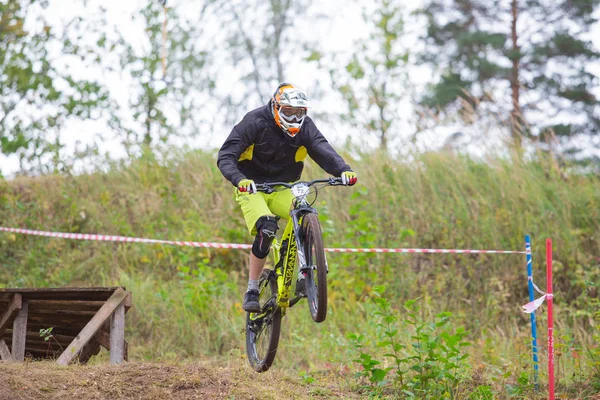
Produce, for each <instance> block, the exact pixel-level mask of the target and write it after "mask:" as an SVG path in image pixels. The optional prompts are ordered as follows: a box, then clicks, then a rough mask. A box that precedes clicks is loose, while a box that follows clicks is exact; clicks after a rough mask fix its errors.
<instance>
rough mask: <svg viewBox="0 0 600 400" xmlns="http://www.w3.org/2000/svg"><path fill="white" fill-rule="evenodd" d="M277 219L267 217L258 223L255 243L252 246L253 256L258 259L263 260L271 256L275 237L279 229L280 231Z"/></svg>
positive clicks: (260, 219)
mask: <svg viewBox="0 0 600 400" xmlns="http://www.w3.org/2000/svg"><path fill="white" fill-rule="evenodd" d="M277 219H278V218H277V217H272V216H270V215H266V216H264V217H260V218H259V219H258V221H256V232H257V233H256V237H255V238H254V243H253V244H252V254H254V255H255V256H256V257H257V258H260V259H263V258H265V257H267V256H268V255H269V250H270V249H271V243H273V239H275V235H276V234H277V229H279V226H278V225H277Z"/></svg>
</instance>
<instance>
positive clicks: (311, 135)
mask: <svg viewBox="0 0 600 400" xmlns="http://www.w3.org/2000/svg"><path fill="white" fill-rule="evenodd" d="M307 154H308V155H309V156H310V158H312V159H313V160H314V161H315V162H316V163H317V164H319V166H320V167H321V168H323V169H324V170H325V171H326V172H327V173H329V174H331V175H333V176H340V175H341V174H342V172H344V171H350V170H351V168H350V167H349V166H348V164H346V163H345V162H344V160H343V159H342V157H341V156H340V155H339V154H338V153H337V152H336V151H335V150H334V149H333V147H331V145H330V144H329V142H328V141H327V139H325V137H324V136H323V134H322V133H321V132H320V131H319V129H317V127H316V125H315V123H314V122H313V121H312V119H311V118H310V117H308V116H307V117H305V120H304V123H303V124H302V128H301V129H300V132H298V134H297V135H296V136H295V137H293V138H292V137H290V136H288V135H287V134H286V133H285V132H284V131H283V130H282V129H281V128H279V127H278V126H277V124H275V120H274V119H273V115H272V114H271V105H270V104H267V105H265V106H262V107H260V108H257V109H255V110H252V111H250V112H249V113H248V114H246V115H245V116H244V118H243V119H242V120H241V121H240V122H239V123H238V124H237V125H235V126H234V127H233V130H232V131H231V133H230V134H229V137H228V138H227V140H225V143H223V146H221V149H220V150H219V156H218V159H217V165H218V166H219V169H220V170H221V173H222V174H223V176H224V177H225V178H227V179H228V180H229V181H230V182H231V183H233V185H234V186H237V185H238V183H239V182H240V181H241V180H242V179H245V178H247V179H252V180H253V181H255V182H256V183H265V182H280V181H283V182H295V181H297V180H299V179H300V176H301V175H302V169H303V168H304V159H305V158H306V155H307Z"/></svg>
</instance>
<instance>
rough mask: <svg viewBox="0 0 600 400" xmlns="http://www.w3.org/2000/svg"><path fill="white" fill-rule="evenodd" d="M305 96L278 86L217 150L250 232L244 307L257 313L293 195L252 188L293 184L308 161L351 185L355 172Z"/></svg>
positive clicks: (290, 87) (292, 87) (289, 87)
mask: <svg viewBox="0 0 600 400" xmlns="http://www.w3.org/2000/svg"><path fill="white" fill-rule="evenodd" d="M310 107H311V105H310V100H309V98H308V96H307V95H306V93H305V92H304V91H303V90H301V89H300V88H298V87H297V86H295V85H293V84H291V83H281V84H279V86H278V87H277V90H275V93H274V94H273V97H272V98H271V99H270V100H269V103H268V104H266V105H264V106H262V107H259V108H257V109H255V110H252V111H250V112H248V113H247V114H246V115H245V116H244V118H243V119H242V120H241V121H240V122H239V123H238V124H237V125H235V126H234V127H233V130H232V131H231V133H230V134H229V137H228V138H227V139H226V140H225V143H223V145H222V146H221V149H220V150H219V155H218V159H217V165H218V167H219V169H220V170H221V173H222V174H223V176H224V177H225V178H227V179H228V180H229V181H230V182H231V183H232V184H233V185H234V186H235V187H236V189H235V199H236V201H237V202H238V204H239V205H240V207H241V209H242V213H243V215H244V219H245V221H246V225H247V227H248V231H249V232H250V235H251V236H255V238H254V243H253V244H252V252H251V254H250V274H249V279H248V289H247V291H246V294H245V295H244V303H243V306H242V308H243V309H244V310H245V311H249V312H258V311H260V305H259V303H258V297H259V293H258V280H259V278H260V275H261V273H262V270H263V267H264V265H265V262H266V258H267V255H268V254H269V249H270V247H271V243H272V242H273V239H274V238H275V235H276V233H277V229H278V228H279V227H278V225H277V221H278V219H279V218H284V219H287V218H289V210H290V207H291V204H292V200H293V198H294V196H293V195H292V193H291V190H290V189H285V190H282V191H276V192H274V193H271V194H265V193H263V192H257V191H256V186H255V185H256V183H268V182H282V181H283V182H290V183H291V182H295V181H298V180H299V179H300V176H301V175H302V170H303V168H304V159H305V158H306V156H307V155H308V156H310V158H312V159H313V160H314V161H315V162H316V163H317V164H318V165H319V166H320V167H321V168H323V169H324V170H325V171H326V172H327V173H329V174H331V175H334V176H337V177H341V178H342V183H344V184H346V185H354V184H355V183H356V181H357V177H356V173H354V172H353V171H352V169H351V168H350V166H348V164H346V162H344V160H343V159H342V157H341V156H340V155H339V154H338V153H337V152H336V151H335V150H334V149H333V147H331V145H330V144H329V142H328V141H327V139H325V137H324V136H323V134H322V133H321V132H320V131H319V129H317V127H316V125H315V123H314V122H313V120H312V119H311V118H310V117H309V116H308V115H307V112H308V109H309V108H310Z"/></svg>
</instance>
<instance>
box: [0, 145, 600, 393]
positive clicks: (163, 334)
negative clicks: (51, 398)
mask: <svg viewBox="0 0 600 400" xmlns="http://www.w3.org/2000/svg"><path fill="white" fill-rule="evenodd" d="M358 156H359V157H357V159H355V160H353V161H351V162H352V166H353V167H354V169H355V170H356V171H357V173H358V174H359V176H361V177H365V178H364V179H361V180H360V181H359V184H358V185H356V186H354V187H352V188H344V187H335V188H327V189H324V190H323V191H321V192H320V194H319V197H318V200H317V204H316V205H315V207H316V208H317V210H318V211H319V219H320V221H321V223H322V226H323V227H324V232H326V236H325V245H326V246H327V247H407V248H475V249H477V248H479V249H509V250H521V249H523V243H522V242H523V239H522V238H523V236H524V235H525V234H530V235H531V237H532V239H533V246H532V249H533V262H534V277H536V282H537V283H538V284H540V281H543V272H542V271H543V265H544V264H543V259H544V250H545V248H544V240H545V238H546V237H551V238H552V239H553V241H554V245H555V248H556V253H555V263H554V268H555V292H556V294H557V295H556V299H560V306H558V305H559V300H557V302H556V304H557V307H556V309H555V319H556V323H557V332H560V335H557V337H556V348H557V349H560V352H561V353H560V354H561V355H559V353H557V361H559V363H558V362H557V365H560V368H558V369H557V379H558V380H559V381H560V382H561V384H562V385H564V386H561V387H560V390H563V388H565V389H564V390H565V393H566V390H567V389H566V388H573V387H576V388H578V389H579V390H580V391H579V392H573V393H572V396H571V397H584V395H583V394H582V393H586V392H584V390H586V391H587V392H589V393H592V390H593V389H592V386H591V385H592V383H590V384H589V385H588V383H587V382H597V381H598V378H597V377H598V371H599V370H600V368H599V367H598V365H600V361H599V360H600V355H599V354H598V351H597V343H598V340H599V338H595V337H594V336H595V332H596V330H597V324H598V322H597V320H596V319H595V318H597V317H596V313H597V311H598V296H599V291H598V287H600V286H599V285H600V283H599V282H600V275H599V274H600V270H599V269H598V268H597V258H598V257H600V248H599V247H598V242H597V241H596V240H595V239H594V238H596V237H598V235H600V225H599V221H600V215H599V212H600V211H599V210H600V207H599V205H600V184H599V182H598V177H597V176H593V175H586V174H583V173H579V172H577V170H575V169H561V168H560V167H559V166H557V165H556V164H555V163H554V161H553V160H552V159H549V158H546V157H544V156H536V157H534V158H533V159H531V160H530V161H527V162H521V161H519V162H515V161H512V160H504V159H498V158H497V159H487V160H485V161H481V160H474V159H470V158H468V157H463V156H458V155H455V154H451V153H428V154H423V155H415V156H414V159H413V160H411V161H410V162H402V161H398V160H395V159H393V158H391V157H390V156H389V155H386V154H384V153H361V154H358ZM346 157H347V159H350V158H351V157H350V156H349V155H346ZM358 158H359V159H358ZM214 160H215V154H213V153H209V152H193V153H180V152H173V153H166V154H160V155H157V156H155V157H150V156H148V157H143V158H140V159H137V160H135V161H132V162H131V164H130V165H128V166H124V165H119V164H116V165H114V166H112V168H111V169H110V171H108V172H106V173H101V172H97V173H93V174H86V175H81V176H75V177H63V176H46V177H36V178H18V179H15V180H12V181H0V226H9V227H11V226H14V227H24V228H30V229H39V230H49V231H63V232H82V233H104V234H112V235H121V236H135V237H147V238H157V239H171V240H182V241H216V242H228V243H251V240H252V238H251V237H250V236H249V235H248V233H247V231H246V230H245V229H244V222H243V219H242V214H241V212H240V210H239V205H238V204H237V203H235V200H234V198H233V189H232V188H231V185H230V184H228V183H227V182H225V181H224V180H223V178H222V176H221V174H220V172H219V171H218V169H217V167H216V163H215V162H214ZM322 176H323V172H322V171H321V170H320V169H319V168H318V167H317V166H316V165H315V164H313V163H311V162H309V163H307V167H306V171H305V175H304V176H303V178H305V179H312V178H317V177H322ZM0 255H1V256H0V264H1V265H2V268H1V269H0V286H3V287H60V286H112V285H125V286H126V287H127V288H128V290H131V291H132V292H133V294H134V297H133V299H134V306H133V307H132V308H131V310H130V311H129V312H128V314H127V335H128V338H129V339H128V340H129V343H130V357H131V359H133V360H155V359H163V360H164V359H198V358H199V357H219V358H220V359H226V360H227V362H231V363H234V364H236V365H238V364H243V363H244V362H245V360H244V357H245V356H244V354H245V351H244V339H243V333H242V329H243V323H244V313H243V311H242V310H241V304H240V303H241V299H242V294H243V291H244V289H245V284H246V281H247V262H248V261H247V258H248V252H244V251H238V250H227V249H198V248H187V247H177V246H166V245H165V246H162V245H147V244H136V243H110V242H86V241H75V240H62V239H55V238H42V237H34V236H25V235H19V234H11V233H2V234H0ZM327 259H328V264H329V275H328V300H329V302H328V304H329V309H328V316H327V320H326V322H325V323H323V324H314V322H312V319H311V318H310V317H309V314H308V310H307V309H306V303H305V302H304V301H301V302H300V303H298V305H297V306H295V307H294V309H293V310H292V311H291V312H289V313H286V317H285V324H284V328H283V330H282V338H281V342H280V348H279V351H278V355H277V360H276V367H278V368H289V369H295V370H296V371H306V373H307V377H313V378H315V379H318V377H319V376H320V371H321V370H322V369H331V370H332V371H333V372H336V373H339V374H347V375H348V379H349V380H351V379H352V378H351V377H350V375H351V372H350V369H352V370H354V367H353V365H354V363H353V362H352V360H362V361H364V363H365V365H367V366H368V368H370V369H367V370H366V371H369V373H368V375H365V376H363V377H362V379H363V383H365V384H366V385H367V386H368V387H369V389H367V390H368V391H370V392H373V393H380V394H381V396H382V397H385V396H386V395H387V394H388V393H389V392H390V391H394V390H397V389H398V387H397V386H398V385H401V384H400V383H399V382H400V378H399V377H400V375H399V373H398V372H397V371H400V373H401V374H403V378H402V384H403V385H404V388H405V389H406V390H408V391H410V392H412V393H414V394H415V396H421V395H419V393H420V392H419V390H423V387H426V386H431V385H434V386H435V387H436V388H437V389H436V390H439V393H440V395H439V396H440V397H442V398H443V396H445V394H444V393H445V392H442V390H448V393H450V395H455V396H461V397H459V398H481V399H484V398H486V397H485V396H487V393H488V392H489V390H487V389H486V387H488V386H489V387H491V391H492V392H493V393H494V396H495V397H494V398H503V397H502V396H508V391H509V390H513V391H518V390H520V391H521V392H522V393H525V394H524V395H518V396H522V397H526V398H534V397H533V396H532V395H531V391H530V387H531V383H532V382H533V370H532V368H531V363H530V358H528V354H529V351H530V347H529V346H530V343H531V342H530V330H529V329H530V328H529V319H528V318H527V316H526V315H524V314H523V313H522V312H521V311H520V305H521V304H524V303H525V302H527V281H526V268H525V263H524V257H522V256H521V255H443V254H336V253H328V254H327ZM269 263H271V260H269ZM381 285H385V288H386V290H385V292H382V291H381V290H380V289H379V288H378V287H379V286H381ZM375 293H379V294H375ZM380 294H384V295H385V297H383V296H381V295H380ZM415 298H419V301H418V303H412V304H411V303H410V302H409V301H410V300H411V299H415ZM406 302H409V303H407V306H408V307H409V310H407V309H405V308H403V307H402V305H403V304H405V303H406ZM386 304H387V305H386ZM417 304H418V305H419V307H418V308H417V307H416V305H417ZM411 307H412V308H411ZM410 310H412V311H410ZM443 311H449V312H452V316H451V317H450V316H449V315H447V314H444V313H443ZM409 313H412V314H414V316H415V317H414V318H413V317H410V316H409V315H408V314H409ZM409 321H413V322H414V324H413V325H411V323H410V322H409ZM436 323H438V324H439V326H436ZM538 323H539V329H542V327H543V326H544V324H545V323H546V320H545V316H544V313H543V312H541V313H540V314H539V315H538ZM461 326H462V327H464V329H465V331H461V330H459V328H458V327H461ZM466 331H469V332H470V333H469V336H468V339H469V342H472V343H473V345H472V346H465V347H461V346H459V344H460V343H461V341H462V342H464V341H465V340H466V337H465V336H463V335H464V333H465V332H466ZM348 333H353V334H355V335H356V339H357V340H358V338H360V336H361V335H362V339H360V343H361V345H362V347H361V348H360V351H361V352H362V353H364V354H365V355H368V356H370V358H367V357H365V358H364V359H361V358H360V354H356V349H357V347H354V346H353V345H351V344H350V342H351V340H350V339H348V338H347V337H346V335H347V334H348ZM343 349H351V350H352V352H346V351H344V350H343ZM457 351H462V352H460V353H458V354H457ZM572 351H576V353H577V354H578V355H579V357H578V358H575V357H571V356H570V355H571V352H572ZM467 353H468V354H469V358H468V359H467V360H469V364H470V366H469V368H467V367H465V366H464V363H465V361H466V360H459V361H457V358H460V357H461V356H462V355H464V354H467ZM409 357H412V358H409ZM430 359H435V360H436V361H435V362H432V361H430ZM403 360H404V361H403ZM374 362H379V364H376V363H374ZM453 364H455V365H457V366H458V367H456V368H455V367H454V366H453ZM359 365H360V364H359ZM412 366H414V367H415V368H416V369H410V367H412ZM389 368H391V369H389ZM386 371H387V372H386ZM465 371H469V376H475V377H477V379H475V378H473V379H470V378H466V377H465V375H464V372H465ZM542 372H543V371H541V375H540V379H542V378H543V374H542ZM384 373H385V375H384ZM297 374H298V372H296V375H295V376H297ZM435 374H438V375H435ZM439 374H444V375H443V377H441V378H439V379H434V378H433V376H439ZM523 374H525V375H523ZM371 377H372V378H373V380H374V381H373V382H371ZM453 377H454V378H457V379H460V382H461V384H460V385H458V386H455V385H453V384H452V382H453V379H454V378H453ZM525 378H526V379H527V382H525V380H524V379H525ZM307 380H309V379H308V378H307ZM434 381H436V382H434ZM382 382H385V383H382ZM409 385H411V386H409ZM362 390H365V389H362ZM569 390H570V389H569ZM394 393H400V392H397V391H396V392H394ZM398 396H403V397H406V396H408V394H402V393H401V394H399V395H398ZM518 396H517V397H518ZM488 398H489V397H488Z"/></svg>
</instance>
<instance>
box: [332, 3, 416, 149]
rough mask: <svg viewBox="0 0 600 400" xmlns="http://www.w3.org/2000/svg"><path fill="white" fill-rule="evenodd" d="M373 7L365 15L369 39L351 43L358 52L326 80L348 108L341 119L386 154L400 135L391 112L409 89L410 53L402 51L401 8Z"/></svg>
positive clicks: (384, 4) (334, 70)
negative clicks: (368, 27) (360, 130)
mask: <svg viewBox="0 0 600 400" xmlns="http://www.w3.org/2000/svg"><path fill="white" fill-rule="evenodd" d="M373 5H374V7H373V8H372V10H373V11H372V12H367V11H365V15H364V18H365V21H366V22H367V23H368V24H369V25H370V26H371V28H370V36H369V39H368V40H359V41H358V42H357V43H355V48H359V49H361V50H360V51H358V52H355V53H354V54H353V56H352V57H351V58H350V59H349V60H348V61H347V62H346V63H345V67H344V70H343V71H340V70H338V69H337V68H334V69H331V70H330V75H331V80H332V84H333V87H334V88H335V89H336V90H337V91H339V93H340V94H341V95H342V97H343V98H344V101H345V103H346V105H347V110H346V111H345V112H344V113H343V115H342V119H343V120H345V121H348V122H350V123H351V124H353V125H356V126H358V127H360V129H363V130H364V131H365V132H364V133H363V134H367V133H369V134H373V135H374V136H375V137H376V138H377V139H378V141H379V146H380V148H382V149H387V147H388V142H389V141H390V140H392V139H393V138H395V137H397V136H398V134H399V132H398V129H399V128H398V127H399V126H400V124H399V123H398V122H399V120H400V113H398V112H397V111H396V110H397V109H398V105H399V104H400V103H401V101H402V100H403V99H405V98H406V97H407V87H409V86H410V80H409V79H408V74H407V66H408V63H409V55H410V52H409V51H408V50H407V49H406V47H405V46H403V43H404V40H405V37H404V36H405V22H404V21H405V13H404V7H402V6H400V5H398V4H396V3H395V2H392V1H389V0H378V1H376V2H375V3H374V4H373ZM337 64H339V61H337V62H336V65H337Z"/></svg>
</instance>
